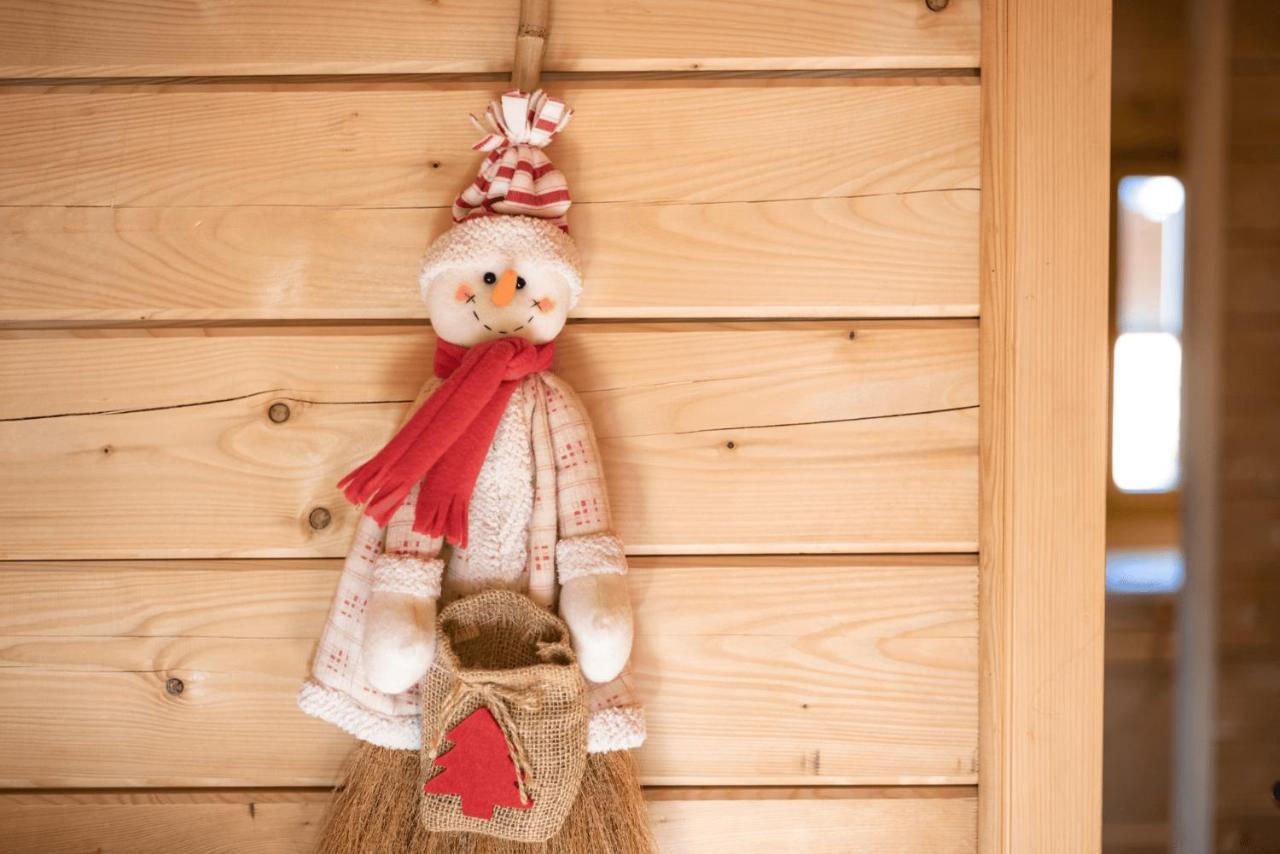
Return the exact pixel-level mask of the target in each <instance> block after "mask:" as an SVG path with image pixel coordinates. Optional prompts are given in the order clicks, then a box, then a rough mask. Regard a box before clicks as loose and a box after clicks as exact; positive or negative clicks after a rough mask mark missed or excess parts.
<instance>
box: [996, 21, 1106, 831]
mask: <svg viewBox="0 0 1280 854" xmlns="http://www.w3.org/2000/svg"><path fill="white" fill-rule="evenodd" d="M981 74H982V90H983V94H982V214H981V293H980V304H981V309H980V310H981V345H980V346H981V356H980V359H981V404H982V405H981V422H980V423H981V427H980V431H981V439H980V445H981V448H980V459H981V504H980V522H979V525H980V528H979V551H980V558H979V566H980V570H979V572H980V581H981V583H980V596H981V627H980V658H979V661H980V736H979V786H978V792H979V795H978V797H979V821H978V831H979V850H980V851H981V852H983V854H1047V852H1063V854H1066V853H1067V852H1070V854H1088V852H1097V851H1098V850H1099V849H1100V846H1101V810H1102V665H1103V659H1102V652H1103V605H1104V597H1105V573H1104V551H1105V543H1104V536H1105V521H1106V520H1105V492H1106V491H1105V482H1106V460H1107V387H1108V383H1107V376H1108V352H1107V347H1108V343H1107V310H1108V297H1107V291H1108V287H1107V270H1108V267H1107V253H1108V222H1109V220H1108V209H1109V206H1110V183H1109V175H1108V173H1109V171H1110V112H1111V102H1110V97H1111V92H1110V89H1111V86H1110V81H1111V4H1110V2H1109V0H1070V2H1053V0H983V7H982V71H981Z"/></svg>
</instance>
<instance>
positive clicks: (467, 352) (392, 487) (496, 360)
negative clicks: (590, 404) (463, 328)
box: [338, 338, 555, 548]
mask: <svg viewBox="0 0 1280 854" xmlns="http://www.w3.org/2000/svg"><path fill="white" fill-rule="evenodd" d="M554 352H555V342H548V343H546V344H542V345H536V346H535V345H534V344H531V343H529V342H528V341H526V340H524V339H523V338H500V339H498V340H496V341H488V342H485V343H484V344H477V345H476V346H475V347H471V348H467V347H460V346H458V345H457V344H450V343H449V342H447V341H437V342H436V360H435V372H436V376H438V377H440V378H441V379H442V380H444V384H443V385H441V386H440V387H439V388H438V389H436V390H435V392H434V393H432V395H431V397H429V398H427V400H426V401H425V402H424V403H423V404H422V406H421V407H420V408H419V409H418V411H417V412H415V413H414V414H413V417H412V418H410V419H409V420H408V421H407V422H406V423H405V425H404V426H403V427H401V428H400V432H399V433H396V435H395V436H394V437H392V439H391V441H390V442H388V443H387V444H386V446H385V447H384V448H383V449H382V450H381V451H379V452H378V453H377V454H376V455H375V456H374V457H373V458H372V459H370V460H369V461H368V462H366V463H365V464H364V465H362V466H360V467H359V468H357V469H356V470H355V471H353V472H351V473H350V474H348V475H347V476H346V477H344V478H343V479H342V480H340V481H338V488H339V489H341V490H342V491H343V494H345V495H346V496H347V499H348V500H350V501H351V503H353V504H364V505H365V508H364V512H365V514H367V515H368V516H370V517H371V518H373V519H374V520H376V521H377V522H378V524H379V525H384V526H385V525H386V524H387V523H388V522H389V521H391V517H392V516H393V515H394V514H395V512H396V508H397V507H399V506H400V505H401V504H402V503H403V502H404V499H405V497H406V496H407V495H408V494H409V492H410V491H411V490H412V489H413V486H414V484H416V483H419V482H421V483H422V489H420V490H419V491H418V502H417V505H416V506H415V508H414V522H413V530H414V531H416V532H418V533H420V534H426V535H427V536H431V537H438V536H444V537H445V538H446V539H447V540H449V541H450V542H453V543H457V544H458V545H460V546H463V547H464V548H465V547H466V545H467V508H468V506H469V504H470V502H471V492H472V490H473V489H475V485H476V478H477V477H478V476H479V474H480V466H481V465H483V464H484V457H485V454H487V453H488V452H489V446H490V445H491V444H493V434H494V433H495V432H497V430H498V422H499V421H500V420H502V413H503V412H504V411H505V410H506V408H507V401H509V400H510V399H511V395H512V393H513V392H515V390H516V386H517V385H519V383H520V381H521V380H523V379H524V378H525V377H527V376H528V375H529V374H533V373H537V372H538V371H545V370H547V369H549V368H550V367H551V357H552V355H553V354H554Z"/></svg>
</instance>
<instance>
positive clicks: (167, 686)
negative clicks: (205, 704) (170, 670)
mask: <svg viewBox="0 0 1280 854" xmlns="http://www.w3.org/2000/svg"><path fill="white" fill-rule="evenodd" d="M185 690H187V686H186V684H185V683H184V682H183V681H182V680H181V679H179V678H178V677H177V676H170V677H169V678H168V679H166V680H164V692H165V693H166V694H168V695H169V696H170V697H176V696H178V695H179V694H181V693H182V692H183V691H185Z"/></svg>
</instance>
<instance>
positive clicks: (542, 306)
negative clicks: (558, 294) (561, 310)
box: [534, 297, 556, 314]
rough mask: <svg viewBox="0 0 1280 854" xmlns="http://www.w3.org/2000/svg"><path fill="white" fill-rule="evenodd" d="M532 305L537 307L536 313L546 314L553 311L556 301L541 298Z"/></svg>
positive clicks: (549, 298)
mask: <svg viewBox="0 0 1280 854" xmlns="http://www.w3.org/2000/svg"><path fill="white" fill-rule="evenodd" d="M534 305H536V306H537V307H538V311H540V312H542V313H543V314H546V313H547V312H549V311H552V310H553V309H555V307H556V301H555V300H553V299H552V298H551V297H543V298H542V299H540V300H538V301H537V302H536V303H534Z"/></svg>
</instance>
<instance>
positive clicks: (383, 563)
mask: <svg viewBox="0 0 1280 854" xmlns="http://www.w3.org/2000/svg"><path fill="white" fill-rule="evenodd" d="M439 383H440V380H438V379H436V378H435V377H432V378H431V379H430V380H428V382H427V383H426V384H425V385H424V386H423V389H422V391H421V392H420V393H419V395H418V399H417V401H416V402H415V404H414V407H413V409H411V411H413V410H416V408H417V407H418V406H420V405H421V403H422V402H423V401H424V400H426V398H427V397H429V396H430V394H431V393H432V392H433V391H434V390H435V389H436V388H437V387H438V385H439ZM520 391H521V392H522V393H521V394H519V395H516V396H514V397H513V400H512V404H511V405H524V406H526V407H528V408H529V412H528V423H529V425H530V436H529V441H530V445H531V448H532V456H533V509H532V516H531V521H530V525H529V538H528V556H527V563H526V570H525V575H524V578H525V579H527V589H526V591H525V592H526V593H527V595H528V596H529V598H531V599H532V600H533V601H535V602H537V603H538V604H540V605H543V606H544V607H547V608H553V607H554V606H555V602H556V595H557V592H558V589H559V582H560V581H563V580H567V579H569V578H572V577H577V576H580V575H591V574H597V573H603V572H608V573H622V572H626V561H625V558H624V557H623V553H622V545H621V543H620V542H619V541H618V540H617V537H616V536H614V534H613V533H612V530H611V521H610V516H609V501H608V495H607V494H606V492H605V484H604V478H603V475H602V473H601V468H600V455H599V451H598V450H597V447H596V442H595V436H594V434H593V432H592V430H591V423H590V421H589V420H588V418H587V415H586V412H585V411H584V410H583V407H582V404H581V402H580V401H579V400H578V398H577V395H576V394H574V392H573V390H572V389H571V388H570V387H569V386H568V385H567V384H566V383H565V382H564V381H563V380H561V379H559V378H558V377H556V376H555V375H554V374H552V373H550V372H544V373H540V374H534V375H531V376H529V377H526V378H525V380H524V381H523V383H522V386H521V389H520ZM486 464H487V463H486ZM415 498H416V491H415V493H412V494H410V495H409V496H408V498H407V499H406V500H405V502H404V505H403V507H402V509H401V511H400V512H398V513H396V515H395V517H394V518H393V519H392V520H391V521H390V522H389V523H388V525H387V526H386V528H385V529H384V528H381V527H380V526H379V525H378V524H377V523H376V522H374V521H373V520H371V519H369V518H368V517H367V516H363V515H362V516H361V517H360V523H359V527H358V528H357V530H356V534H355V538H354V542H353V543H352V545H351V549H350V551H349V552H348V554H347V559H346V563H345V565H344V566H343V570H342V576H341V578H340V579H339V581H338V589H337V592H336V593H335V595H334V599H333V605H332V607H331V608H330V611H329V618H328V621H327V623H326V624H325V628H324V631H323V633H322V635H321V637H320V642H319V645H318V647H317V650H316V655H315V659H314V661H313V664H312V669H311V675H310V677H309V678H308V679H307V680H306V682H305V683H304V684H303V686H302V690H301V691H300V692H299V695H298V704H299V706H301V708H302V710H303V711H305V712H307V713H308V714H311V715H314V716H316V717H319V718H321V719H323V720H327V721H329V722H330V723H333V724H335V725H337V726H339V727H341V728H342V729H344V730H346V731H347V732H349V733H351V734H352V735H354V736H356V737H357V738H360V739H362V740H364V741H368V742H371V743H373V744H378V745H381V746H383V747H392V748H402V749H417V748H418V747H419V746H420V743H421V722H420V720H419V696H418V688H417V686H414V687H413V688H411V689H410V690H408V691H406V692H404V693H402V694H395V695H391V694H384V693H382V692H381V691H378V690H376V689H374V688H372V687H371V686H370V685H369V684H368V683H367V682H366V681H365V678H364V671H363V666H362V663H361V656H360V646H361V641H362V639H363V637H364V616H365V609H366V607H367V606H368V603H369V596H370V594H371V593H372V592H373V591H374V590H375V589H382V588H385V587H387V586H388V584H390V585H391V587H392V588H393V589H394V588H395V587H397V586H399V585H398V582H396V581H395V580H394V579H393V580H391V581H390V582H388V580H387V578H386V577H385V575H384V576H383V577H382V578H381V579H380V577H379V576H380V573H381V572H382V571H383V570H384V569H385V568H386V567H393V568H394V570H393V571H394V572H395V573H398V574H399V575H400V576H403V574H404V572H405V569H404V567H405V566H406V564H407V565H409V566H411V567H419V568H420V569H421V571H422V572H421V573H420V574H421V575H424V576H426V578H427V580H426V581H425V582H424V581H422V580H421V579H415V580H413V581H412V582H410V583H411V585H412V586H413V590H414V592H421V591H424V590H425V592H427V593H428V594H431V595H439V590H440V586H439V578H440V574H441V573H442V572H443V569H444V562H443V561H442V560H441V551H442V548H443V543H442V541H441V539H440V538H439V537H425V536H422V535H420V534H417V533H414V531H413V530H412V525H413V505H414V500H415ZM432 573H434V578H431V575H432ZM424 585H425V586H424ZM631 683H632V680H631V677H630V674H629V673H628V672H627V671H626V670H624V671H623V673H622V675H620V676H619V677H618V678H617V679H615V680H614V681H612V682H609V683H604V684H590V685H589V689H590V690H589V696H590V709H591V713H592V714H591V725H590V732H589V736H588V749H589V750H591V751H592V752H603V751H608V750H618V749H626V748H632V747H637V746H639V745H640V744H641V743H642V742H643V741H644V737H645V729H644V715H643V712H642V710H641V708H640V705H639V703H638V702H637V700H636V697H635V694H634V691H633V690H632V684H631Z"/></svg>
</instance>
